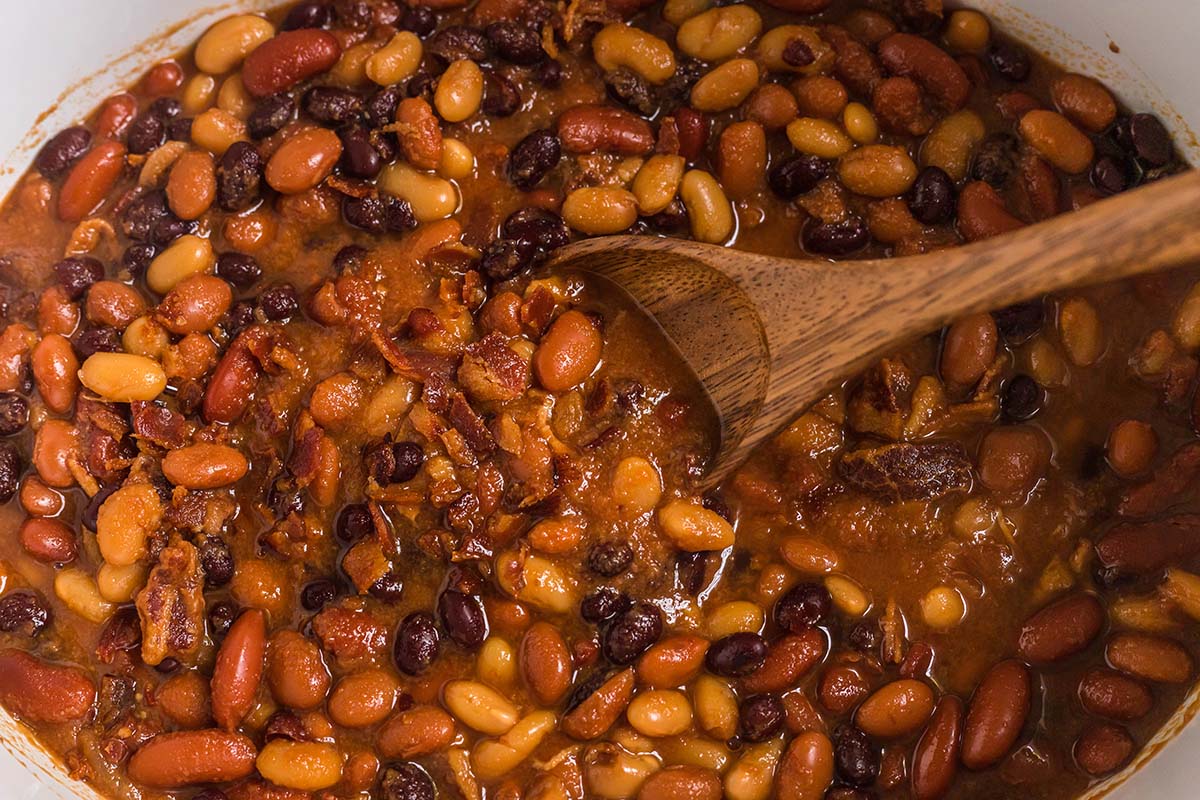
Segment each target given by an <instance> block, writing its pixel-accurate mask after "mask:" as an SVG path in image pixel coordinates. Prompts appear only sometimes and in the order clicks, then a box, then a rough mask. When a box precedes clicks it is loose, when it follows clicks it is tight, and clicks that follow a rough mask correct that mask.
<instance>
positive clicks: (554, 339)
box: [533, 311, 604, 392]
mask: <svg viewBox="0 0 1200 800" xmlns="http://www.w3.org/2000/svg"><path fill="white" fill-rule="evenodd" d="M603 348H604V340H603V339H602V338H601V336H600V331H598V330H597V329H596V325H595V324H594V323H593V322H592V321H591V320H590V319H589V318H588V317H587V316H586V315H584V314H583V313H582V312H579V311H568V312H566V313H565V314H563V315H562V316H560V317H559V318H558V319H556V320H554V323H553V324H552V325H551V326H550V329H549V330H548V331H546V335H545V336H543V337H542V341H541V343H540V344H538V347H537V349H536V350H535V351H534V353H533V372H534V375H535V376H537V379H538V382H539V383H541V384H542V386H544V387H545V388H546V389H548V390H550V391H552V392H561V391H566V390H567V389H571V388H573V387H575V386H577V385H579V384H580V383H582V382H583V381H584V380H585V379H586V378H587V377H588V376H589V375H591V374H592V372H593V371H594V370H595V369H596V365H597V364H599V363H600V354H601V351H602V350H603Z"/></svg>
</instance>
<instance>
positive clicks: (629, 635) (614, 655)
mask: <svg viewBox="0 0 1200 800" xmlns="http://www.w3.org/2000/svg"><path fill="white" fill-rule="evenodd" d="M662 632H663V616H662V611H660V610H659V608H658V606H656V605H654V604H653V603H647V602H644V601H643V602H639V603H637V604H635V605H634V606H633V607H632V608H630V609H629V610H627V611H626V612H625V613H623V614H622V615H621V616H619V617H617V619H616V620H615V621H613V623H612V624H611V625H609V626H608V630H606V631H605V632H604V642H603V644H602V645H601V647H602V649H603V651H604V657H605V658H607V659H608V660H609V661H611V662H612V663H614V664H618V665H620V666H624V665H626V664H632V663H633V662H634V661H636V660H637V657H638V656H640V655H641V654H642V653H644V652H646V650H648V649H649V648H650V646H651V645H653V644H654V643H655V642H657V641H658V640H659V637H661V636H662Z"/></svg>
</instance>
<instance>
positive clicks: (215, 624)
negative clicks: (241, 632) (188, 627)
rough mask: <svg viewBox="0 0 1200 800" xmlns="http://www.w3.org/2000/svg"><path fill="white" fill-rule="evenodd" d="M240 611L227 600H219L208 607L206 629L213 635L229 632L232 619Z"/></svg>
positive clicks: (218, 635)
mask: <svg viewBox="0 0 1200 800" xmlns="http://www.w3.org/2000/svg"><path fill="white" fill-rule="evenodd" d="M240 613H241V612H240V611H239V610H238V607H237V606H236V605H234V604H233V603H231V602H230V601H228V600H219V601H217V602H216V603H213V604H212V605H211V606H209V607H208V631H209V633H210V634H211V635H212V636H213V637H214V638H217V637H221V636H224V635H225V634H227V633H229V629H230V628H232V627H233V621H234V620H235V619H237V618H238V616H239V614H240Z"/></svg>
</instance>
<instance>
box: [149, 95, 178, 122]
mask: <svg viewBox="0 0 1200 800" xmlns="http://www.w3.org/2000/svg"><path fill="white" fill-rule="evenodd" d="M148 110H149V112H150V113H151V114H153V115H154V116H156V117H158V118H159V119H161V120H162V121H163V122H170V121H171V120H173V119H175V118H176V117H178V116H179V115H180V114H182V113H183V103H181V102H179V101H178V100H176V99H175V98H174V97H160V98H158V99H157V100H155V101H154V102H153V103H151V104H150V108H149V109H148Z"/></svg>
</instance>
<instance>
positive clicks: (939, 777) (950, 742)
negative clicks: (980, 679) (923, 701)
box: [912, 695, 963, 800]
mask: <svg viewBox="0 0 1200 800" xmlns="http://www.w3.org/2000/svg"><path fill="white" fill-rule="evenodd" d="M962 732H963V702H962V701H961V700H959V699H958V698H957V697H955V696H953V695H944V696H943V697H942V699H941V700H939V701H938V704H937V708H935V709H934V711H933V716H932V717H930V719H929V724H928V725H927V726H925V732H924V733H922V734H921V738H920V739H919V740H918V741H917V746H916V748H915V749H914V750H913V758H912V792H913V798H914V800H938V798H940V797H942V796H944V795H945V794H946V793H947V792H948V791H949V790H950V786H951V785H952V784H953V783H954V778H955V775H956V773H957V772H958V756H959V751H960V750H961V748H962Z"/></svg>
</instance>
